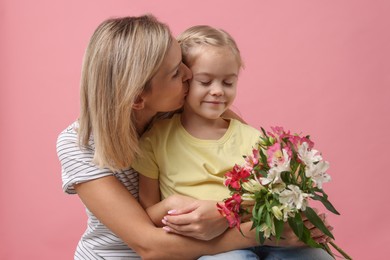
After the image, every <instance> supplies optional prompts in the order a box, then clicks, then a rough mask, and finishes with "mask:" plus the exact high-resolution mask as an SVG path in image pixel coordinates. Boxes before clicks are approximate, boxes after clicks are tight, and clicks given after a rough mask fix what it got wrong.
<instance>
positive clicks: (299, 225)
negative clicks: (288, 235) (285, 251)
mask: <svg viewBox="0 0 390 260" xmlns="http://www.w3.org/2000/svg"><path fill="white" fill-rule="evenodd" d="M297 215H299V217H297ZM287 221H288V224H289V225H290V227H291V229H292V230H293V231H294V234H295V235H296V236H297V237H298V238H299V239H300V240H302V234H303V222H302V218H301V215H300V214H298V213H297V214H295V218H288V220H287ZM302 241H303V240H302Z"/></svg>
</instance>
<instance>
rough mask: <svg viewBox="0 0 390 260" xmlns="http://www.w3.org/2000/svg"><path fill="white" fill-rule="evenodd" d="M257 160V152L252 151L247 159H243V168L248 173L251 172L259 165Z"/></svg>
mask: <svg viewBox="0 0 390 260" xmlns="http://www.w3.org/2000/svg"><path fill="white" fill-rule="evenodd" d="M259 158H260V154H259V150H257V149H253V150H252V155H248V156H247V157H245V165H244V167H245V168H247V169H248V170H249V171H252V169H253V167H254V166H255V165H256V164H258V163H259Z"/></svg>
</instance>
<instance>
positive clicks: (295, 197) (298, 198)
mask: <svg viewBox="0 0 390 260" xmlns="http://www.w3.org/2000/svg"><path fill="white" fill-rule="evenodd" d="M287 188H288V189H285V190H284V191H282V192H281V193H280V194H279V201H280V202H281V203H283V204H287V205H288V206H289V207H291V208H296V209H302V210H305V209H306V206H307V198H309V197H310V194H307V193H304V192H302V191H301V189H299V187H298V186H296V185H292V184H289V185H288V186H287Z"/></svg>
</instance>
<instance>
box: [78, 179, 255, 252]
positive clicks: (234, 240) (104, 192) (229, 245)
mask: <svg viewBox="0 0 390 260" xmlns="http://www.w3.org/2000/svg"><path fill="white" fill-rule="evenodd" d="M76 191H77V193H78V195H79V197H80V198H81V200H82V201H83V202H84V204H85V205H86V207H87V208H88V209H89V210H90V211H91V212H92V213H93V214H94V215H95V216H96V217H97V218H98V219H99V220H100V221H101V222H102V223H103V224H104V225H106V226H107V227H108V228H109V229H110V230H111V231H112V232H113V233H115V234H116V235H117V236H118V237H120V238H121V239H122V240H123V241H124V242H125V243H126V244H127V245H128V246H129V247H130V248H132V249H133V250H135V251H136V252H137V253H138V254H139V255H140V256H141V257H142V258H145V259H149V258H150V259H153V258H154V259H155V258H158V259H164V258H165V259H194V258H197V257H199V256H201V255H204V254H215V253H219V252H224V251H227V250H232V249H236V248H243V247H248V246H251V245H254V244H255V239H253V236H252V237H248V238H245V237H243V236H242V235H241V234H240V233H239V231H238V230H236V229H234V230H228V231H227V232H225V233H224V234H223V235H222V236H220V237H217V238H215V239H213V240H210V241H202V240H197V239H193V238H189V237H185V236H180V235H176V234H170V233H167V232H165V231H164V230H163V229H161V228H157V227H155V225H154V224H153V223H152V221H151V220H150V218H149V216H148V215H147V214H146V212H145V211H144V210H143V208H142V207H141V206H140V204H139V203H138V202H137V200H136V199H135V198H134V197H133V196H132V195H131V194H130V193H129V192H128V191H127V189H126V188H125V187H124V186H123V185H122V184H121V183H120V182H119V181H118V180H117V179H116V178H115V177H114V176H108V177H103V178H100V179H97V180H93V181H89V182H86V183H82V184H78V185H77V186H76Z"/></svg>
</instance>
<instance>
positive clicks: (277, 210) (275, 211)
mask: <svg viewBox="0 0 390 260" xmlns="http://www.w3.org/2000/svg"><path fill="white" fill-rule="evenodd" d="M271 210H272V213H273V214H274V216H275V218H277V219H278V220H282V219H283V212H282V211H281V210H280V208H279V207H278V206H273V207H272V208H271Z"/></svg>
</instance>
